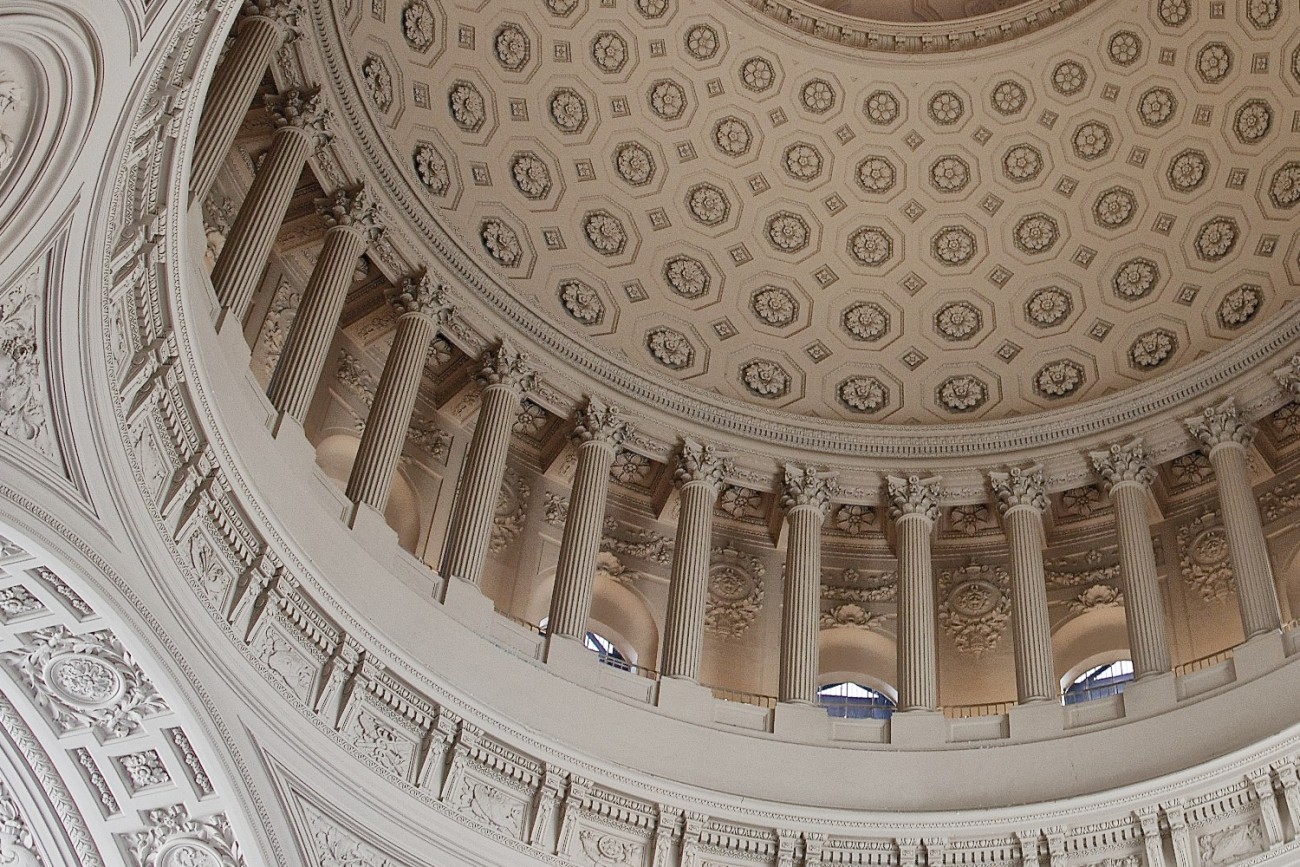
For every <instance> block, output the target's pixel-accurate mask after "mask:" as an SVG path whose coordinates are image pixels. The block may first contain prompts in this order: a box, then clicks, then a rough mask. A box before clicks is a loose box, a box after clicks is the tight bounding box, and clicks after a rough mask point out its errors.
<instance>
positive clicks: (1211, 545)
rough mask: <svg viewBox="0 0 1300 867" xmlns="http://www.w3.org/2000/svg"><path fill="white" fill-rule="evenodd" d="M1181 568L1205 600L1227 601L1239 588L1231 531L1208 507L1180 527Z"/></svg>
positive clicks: (1186, 580) (1185, 578)
mask: <svg viewBox="0 0 1300 867" xmlns="http://www.w3.org/2000/svg"><path fill="white" fill-rule="evenodd" d="M1177 542H1178V569H1179V571H1180V572H1181V573H1182V576H1183V580H1184V581H1185V582H1187V585H1188V586H1189V587H1191V588H1192V589H1193V590H1195V591H1196V592H1197V593H1198V594H1199V595H1200V597H1201V598H1202V599H1203V600H1205V601H1206V602H1226V601H1227V600H1228V599H1229V598H1230V597H1231V596H1232V595H1233V594H1234V593H1235V592H1236V581H1235V580H1234V575H1233V571H1232V562H1231V560H1229V558H1228V535H1227V532H1226V531H1225V530H1224V529H1223V526H1222V523H1221V522H1220V520H1219V514H1218V513H1217V512H1215V511H1212V510H1207V511H1206V512H1205V513H1204V514H1202V515H1201V516H1200V517H1199V518H1197V519H1195V520H1194V521H1191V522H1190V523H1187V524H1184V525H1183V526H1182V527H1180V528H1179V529H1178V538H1177Z"/></svg>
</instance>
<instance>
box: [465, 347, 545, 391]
mask: <svg viewBox="0 0 1300 867" xmlns="http://www.w3.org/2000/svg"><path fill="white" fill-rule="evenodd" d="M528 362H529V358H528V353H526V352H518V351H516V350H515V349H513V348H511V347H510V346H508V345H506V344H505V343H502V344H500V345H499V346H497V347H496V348H494V349H489V350H488V351H487V352H485V353H483V366H482V367H481V368H479V372H478V380H479V382H481V383H483V385H505V386H509V387H510V388H511V389H513V390H514V391H530V390H531V389H532V387H533V385H534V383H535V382H536V381H537V373H536V371H534V370H533V368H532V365H531V364H529V363H528Z"/></svg>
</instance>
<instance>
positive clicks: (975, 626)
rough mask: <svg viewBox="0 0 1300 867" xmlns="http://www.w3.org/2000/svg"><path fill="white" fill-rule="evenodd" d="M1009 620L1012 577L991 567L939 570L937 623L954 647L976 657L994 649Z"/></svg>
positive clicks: (976, 566)
mask: <svg viewBox="0 0 1300 867" xmlns="http://www.w3.org/2000/svg"><path fill="white" fill-rule="evenodd" d="M1010 620H1011V579H1010V578H1009V577H1008V575H1007V573H1006V572H1005V571H1004V570H1002V569H998V568H994V567H992V566H983V565H970V566H962V567H961V568H959V569H945V570H944V571H942V572H940V573H939V625H940V626H942V627H943V628H944V629H945V630H946V631H947V633H948V636H949V637H950V638H952V640H953V643H954V644H956V645H957V649H958V650H959V651H961V652H962V653H970V654H973V655H974V656H976V657H979V656H982V655H983V654H984V653H986V652H988V651H990V650H993V649H994V648H995V647H997V645H998V641H999V640H1000V639H1001V638H1002V634H1003V632H1005V631H1006V628H1007V624H1008V623H1009V622H1010Z"/></svg>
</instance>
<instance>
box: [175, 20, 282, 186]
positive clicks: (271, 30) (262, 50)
mask: <svg viewBox="0 0 1300 867" xmlns="http://www.w3.org/2000/svg"><path fill="white" fill-rule="evenodd" d="M294 32H295V31H294V30H293V29H292V28H291V27H289V26H286V23H285V22H284V21H276V20H273V19H271V18H268V17H266V16H264V15H252V16H249V17H247V18H244V19H243V20H242V21H241V22H240V24H239V35H238V36H237V37H236V38H235V40H234V43H233V44H232V45H231V46H230V50H229V52H228V53H227V54H226V56H225V58H224V59H223V60H222V61H221V65H220V66H218V67H217V71H216V73H215V74H214V75H213V77H212V85H211V86H210V87H209V88H208V99H207V102H206V103H205V104H204V106H203V115H202V117H200V118H199V129H198V133H197V136H196V138H195V140H194V160H193V163H192V164H191V166H192V168H191V172H190V190H191V192H192V193H193V196H194V198H195V199H197V200H199V201H202V200H203V197H204V196H206V195H207V194H208V191H209V190H211V189H212V185H213V183H215V182H216V180H217V173H218V172H220V171H221V166H222V164H223V163H224V162H225V161H226V155H227V154H228V153H229V152H230V146H231V145H232V144H233V143H234V141H235V135H236V134H237V133H238V132H239V127H240V125H241V124H242V123H243V121H244V117H245V115H247V114H248V107H249V106H250V105H251V104H252V102H253V97H254V96H255V95H256V94H257V85H258V84H259V83H260V82H261V80H262V76H263V75H265V74H266V68H267V66H268V65H269V64H270V62H271V55H272V54H274V53H275V50H276V49H277V48H279V47H280V46H281V45H283V44H284V43H285V41H286V39H289V38H291V37H292V36H293V35H294Z"/></svg>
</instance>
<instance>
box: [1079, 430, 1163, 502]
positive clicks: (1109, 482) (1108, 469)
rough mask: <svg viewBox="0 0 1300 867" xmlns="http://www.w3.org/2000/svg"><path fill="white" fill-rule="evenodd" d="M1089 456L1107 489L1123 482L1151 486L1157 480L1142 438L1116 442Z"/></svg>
mask: <svg viewBox="0 0 1300 867" xmlns="http://www.w3.org/2000/svg"><path fill="white" fill-rule="evenodd" d="M1088 457H1089V458H1090V459H1091V460H1092V466H1093V468H1094V469H1095V470H1096V471H1097V475H1098V476H1100V477H1101V480H1102V482H1103V483H1104V484H1105V485H1106V488H1107V490H1109V489H1110V488H1113V487H1115V486H1116V485H1118V484H1120V483H1122V482H1137V483H1138V484H1140V485H1142V486H1144V487H1149V486H1150V485H1151V483H1152V482H1153V481H1155V470H1153V469H1152V468H1151V462H1150V461H1149V460H1147V455H1146V449H1145V448H1144V447H1143V445H1142V440H1140V439H1132V440H1129V441H1128V442H1124V443H1115V444H1113V445H1112V446H1111V447H1110V448H1109V449H1107V450H1106V451H1097V452H1090V453H1089V455H1088Z"/></svg>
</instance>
